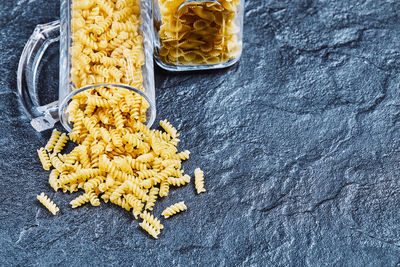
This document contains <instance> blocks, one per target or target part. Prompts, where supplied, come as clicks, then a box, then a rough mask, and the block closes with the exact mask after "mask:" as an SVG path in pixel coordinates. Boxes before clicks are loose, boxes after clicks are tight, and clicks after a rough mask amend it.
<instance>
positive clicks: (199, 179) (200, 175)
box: [194, 168, 206, 194]
mask: <svg viewBox="0 0 400 267" xmlns="http://www.w3.org/2000/svg"><path fill="white" fill-rule="evenodd" d="M194 184H195V187H196V191H197V194H200V193H202V192H206V189H205V188H204V172H203V171H202V170H201V169H200V168H196V169H195V170H194Z"/></svg>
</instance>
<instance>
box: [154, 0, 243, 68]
mask: <svg viewBox="0 0 400 267" xmlns="http://www.w3.org/2000/svg"><path fill="white" fill-rule="evenodd" d="M243 10H244V0H208V1H204V0H186V1H185V0H174V1H172V0H153V22H154V57H155V61H156V62H157V64H158V65H159V66H160V67H162V68H164V69H167V70H170V71H187V70H203V69H219V68H224V67H228V66H231V65H233V64H234V63H236V62H237V61H238V60H239V58H240V55H241V53H242V35H243Z"/></svg>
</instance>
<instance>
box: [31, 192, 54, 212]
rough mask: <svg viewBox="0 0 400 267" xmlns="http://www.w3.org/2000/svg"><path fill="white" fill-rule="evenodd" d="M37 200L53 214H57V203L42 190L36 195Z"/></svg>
mask: <svg viewBox="0 0 400 267" xmlns="http://www.w3.org/2000/svg"><path fill="white" fill-rule="evenodd" d="M36 198H37V200H39V201H40V203H42V204H43V206H45V207H46V209H48V210H49V211H50V212H51V213H52V214H53V215H57V212H58V211H59V210H60V209H59V208H58V207H57V205H56V204H55V203H54V202H53V201H52V200H51V199H50V198H49V197H48V196H46V195H45V194H44V192H42V193H41V194H40V195H37V197H36Z"/></svg>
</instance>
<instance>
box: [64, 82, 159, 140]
mask: <svg viewBox="0 0 400 267" xmlns="http://www.w3.org/2000/svg"><path fill="white" fill-rule="evenodd" d="M98 87H117V88H122V89H127V90H130V91H133V92H135V93H137V94H139V95H141V96H142V97H143V98H144V99H145V100H146V101H147V102H148V103H149V105H150V107H149V109H150V118H149V119H148V120H147V121H146V126H147V127H149V128H150V127H151V126H152V125H153V123H154V121H155V118H156V115H155V114H156V106H155V103H154V102H153V101H152V100H151V99H150V98H149V97H148V96H147V95H146V93H145V92H143V91H141V90H138V89H136V88H134V87H132V86H129V85H126V84H115V83H102V84H94V85H87V86H84V87H81V88H79V89H77V90H74V91H71V92H70V93H69V94H68V95H67V96H66V97H64V99H63V100H62V101H61V103H60V105H59V108H58V117H59V118H60V122H61V124H62V126H64V128H65V129H66V130H67V131H68V132H71V131H72V129H71V127H70V124H69V123H68V120H67V118H66V112H64V111H66V109H67V107H68V102H69V101H70V100H71V99H72V98H73V97H74V96H76V95H77V94H79V93H81V92H83V91H86V90H90V89H93V88H98Z"/></svg>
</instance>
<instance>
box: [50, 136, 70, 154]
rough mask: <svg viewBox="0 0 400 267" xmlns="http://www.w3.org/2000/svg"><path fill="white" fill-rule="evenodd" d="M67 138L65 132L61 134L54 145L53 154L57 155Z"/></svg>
mask: <svg viewBox="0 0 400 267" xmlns="http://www.w3.org/2000/svg"><path fill="white" fill-rule="evenodd" d="M68 139H69V138H68V136H67V135H66V134H65V133H63V134H61V136H60V137H59V138H58V140H57V143H56V144H55V145H54V148H53V155H57V154H58V153H60V152H61V151H62V150H63V149H64V147H65V144H66V143H67V142H68Z"/></svg>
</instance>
